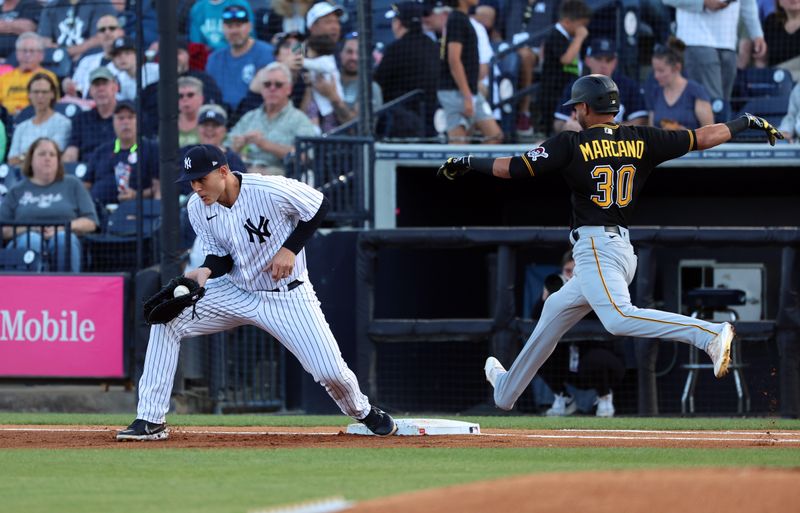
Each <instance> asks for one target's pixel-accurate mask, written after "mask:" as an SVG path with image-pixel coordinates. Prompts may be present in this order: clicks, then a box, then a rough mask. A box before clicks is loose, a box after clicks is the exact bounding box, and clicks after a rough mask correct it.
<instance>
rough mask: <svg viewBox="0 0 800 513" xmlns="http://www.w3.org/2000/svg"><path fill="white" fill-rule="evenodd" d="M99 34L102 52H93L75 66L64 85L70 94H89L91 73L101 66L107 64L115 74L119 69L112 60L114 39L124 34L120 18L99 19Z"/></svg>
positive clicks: (106, 17)
mask: <svg viewBox="0 0 800 513" xmlns="http://www.w3.org/2000/svg"><path fill="white" fill-rule="evenodd" d="M97 36H98V38H99V39H100V46H101V47H102V48H103V51H102V52H97V53H93V54H91V55H87V56H86V57H84V58H82V59H81V60H80V62H79V63H78V66H77V67H76V68H75V73H73V74H72V78H65V79H64V83H63V87H64V92H65V93H66V94H68V95H73V96H82V97H84V98H86V97H88V96H89V74H90V73H91V72H92V71H94V70H95V69H97V68H99V67H100V66H106V67H107V68H108V69H109V70H110V71H111V72H112V73H113V74H115V75H116V74H117V72H118V70H117V68H115V67H114V64H113V63H112V62H111V60H112V58H113V55H112V50H113V49H114V41H115V40H116V39H117V38H119V37H122V36H123V30H122V27H121V26H120V23H119V19H118V18H117V17H116V16H113V15H110V14H109V15H107V16H103V17H102V18H100V19H99V20H97Z"/></svg>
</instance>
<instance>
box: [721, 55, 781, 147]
mask: <svg viewBox="0 0 800 513" xmlns="http://www.w3.org/2000/svg"><path fill="white" fill-rule="evenodd" d="M793 85H794V84H793V83H792V77H791V74H790V73H789V72H788V71H785V70H782V69H779V68H761V69H758V68H749V69H746V70H740V71H739V74H738V75H737V77H736V84H735V85H734V93H733V97H732V98H731V103H732V104H733V106H734V112H737V116H738V115H741V114H744V113H745V112H749V113H751V114H756V115H758V116H762V117H763V118H765V119H766V120H767V121H769V122H770V123H772V124H773V125H775V126H778V125H779V124H780V122H781V119H782V118H783V116H785V115H786V110H787V109H788V107H789V96H790V95H791V94H792V87H793ZM744 138H749V139H753V138H757V139H758V140H761V139H763V137H762V136H761V135H760V134H755V133H753V134H751V133H749V132H746V133H744V134H740V136H737V138H736V140H737V141H739V140H744ZM749 139H748V140H749Z"/></svg>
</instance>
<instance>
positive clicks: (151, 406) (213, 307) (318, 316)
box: [117, 145, 397, 440]
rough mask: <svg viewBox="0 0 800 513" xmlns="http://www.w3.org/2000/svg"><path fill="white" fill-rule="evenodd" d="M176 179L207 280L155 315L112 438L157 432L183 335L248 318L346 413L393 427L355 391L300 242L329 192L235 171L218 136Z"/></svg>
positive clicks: (378, 429) (201, 275)
mask: <svg viewBox="0 0 800 513" xmlns="http://www.w3.org/2000/svg"><path fill="white" fill-rule="evenodd" d="M178 181H179V182H186V181H188V182H191V185H192V189H193V190H194V192H195V194H194V195H193V196H192V197H191V198H190V199H189V204H188V210H189V219H190V221H191V223H192V227H193V228H194V231H195V233H196V234H197V237H199V238H200V240H201V242H202V246H203V250H204V253H205V254H206V258H205V262H203V264H202V265H201V266H200V267H199V268H197V269H195V270H193V271H190V272H187V273H186V275H185V276H186V277H187V278H191V279H193V280H195V281H197V282H198V283H199V284H200V286H205V288H206V292H205V296H204V297H203V298H202V299H201V300H200V301H198V302H197V304H196V308H195V311H193V310H192V309H190V308H186V309H185V310H184V311H183V312H182V313H181V314H180V315H179V316H178V317H176V318H175V319H173V320H172V321H169V322H168V323H166V324H154V325H153V326H152V328H151V329H150V342H149V345H148V347H147V356H146V357H145V364H144V373H143V374H142V378H141V380H140V382H139V405H138V413H137V416H136V420H134V422H133V423H132V424H131V425H130V426H129V427H128V428H127V429H125V430H122V431H120V432H119V433H118V434H117V439H118V440H160V439H165V438H167V437H168V430H167V427H166V423H165V417H166V414H167V410H168V409H169V399H170V392H171V389H172V382H173V378H174V376H175V370H176V366H177V362H178V353H179V351H180V341H181V339H182V338H184V337H192V336H198V335H208V334H210V333H217V332H219V331H223V330H227V329H230V328H235V327H236V326H241V325H245V324H252V325H256V326H258V327H260V328H261V329H263V330H264V331H266V332H268V333H270V334H271V335H273V336H274V337H275V338H277V339H278V340H279V341H280V342H281V343H282V344H283V345H284V346H285V347H286V348H287V349H288V350H289V351H291V352H292V354H294V355H295V356H296V357H297V359H298V360H300V363H301V364H302V365H303V368H304V369H305V370H306V371H307V372H309V373H311V375H312V376H313V377H314V379H315V380H316V381H317V382H319V383H320V384H321V385H322V386H324V387H325V389H326V390H327V392H328V394H330V396H331V398H333V400H334V401H335V402H336V404H337V405H338V406H339V408H340V409H341V410H342V412H343V413H344V414H345V415H349V416H351V417H353V418H355V419H356V420H358V421H360V422H362V423H364V424H365V425H366V426H367V427H368V428H369V429H370V430H371V431H372V432H373V433H375V434H376V435H381V436H386V435H392V434H394V433H395V432H396V431H397V425H396V424H395V422H394V419H392V417H391V416H390V415H389V414H387V413H385V412H383V411H381V410H380V409H379V408H376V407H375V406H371V405H370V402H369V399H368V398H367V397H366V396H365V395H364V394H362V393H361V389H360V388H359V385H358V380H357V379H356V376H355V374H353V372H352V371H351V370H350V369H349V368H348V366H347V363H345V361H344V360H343V359H342V355H341V352H340V350H339V346H338V344H337V343H336V340H335V339H334V338H333V334H332V333H331V330H330V327H329V326H328V323H327V322H326V321H325V316H324V315H323V313H322V310H321V309H320V304H319V301H318V300H317V296H316V293H315V292H314V288H313V286H312V285H311V282H310V281H309V278H308V271H307V270H306V257H305V251H304V249H303V246H304V245H305V243H306V242H307V241H308V240H309V239H310V238H311V236H312V235H313V234H314V232H315V231H316V229H317V227H318V226H319V225H320V223H321V222H322V220H323V219H324V217H325V213H326V212H327V210H328V201H327V199H325V197H324V196H323V195H322V194H321V193H320V192H318V191H316V190H315V189H313V188H311V187H309V186H308V185H305V184H303V183H301V182H298V181H296V180H291V179H288V178H284V177H280V176H261V175H256V174H239V173H234V172H232V171H231V170H230V168H229V167H228V164H227V161H226V160H225V155H224V154H223V153H222V152H221V151H220V150H219V148H217V147H216V146H211V145H199V146H195V147H194V148H191V149H190V150H189V151H188V152H187V153H186V155H185V158H184V172H183V175H182V176H181V177H180V178H179V179H178Z"/></svg>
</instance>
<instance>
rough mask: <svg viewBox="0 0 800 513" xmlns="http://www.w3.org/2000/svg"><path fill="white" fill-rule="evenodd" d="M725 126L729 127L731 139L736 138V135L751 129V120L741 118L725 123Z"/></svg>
mask: <svg viewBox="0 0 800 513" xmlns="http://www.w3.org/2000/svg"><path fill="white" fill-rule="evenodd" d="M725 126H727V127H728V130H730V131H731V137H734V136H736V134H738V133H741V132H744V131H745V130H747V129H748V128H750V120H749V119H747V116H739V117H738V118H736V119H734V120H731V121H728V122H727V123H725Z"/></svg>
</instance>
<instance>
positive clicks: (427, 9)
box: [422, 0, 452, 17]
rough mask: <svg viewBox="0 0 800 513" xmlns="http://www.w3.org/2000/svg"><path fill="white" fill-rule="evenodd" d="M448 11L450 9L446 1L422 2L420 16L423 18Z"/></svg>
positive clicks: (428, 0) (426, 0)
mask: <svg viewBox="0 0 800 513" xmlns="http://www.w3.org/2000/svg"><path fill="white" fill-rule="evenodd" d="M450 10H452V8H451V7H450V4H449V3H448V2H447V0H424V1H423V3H422V16H425V17H427V16H430V15H431V14H438V13H441V12H445V11H450Z"/></svg>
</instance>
